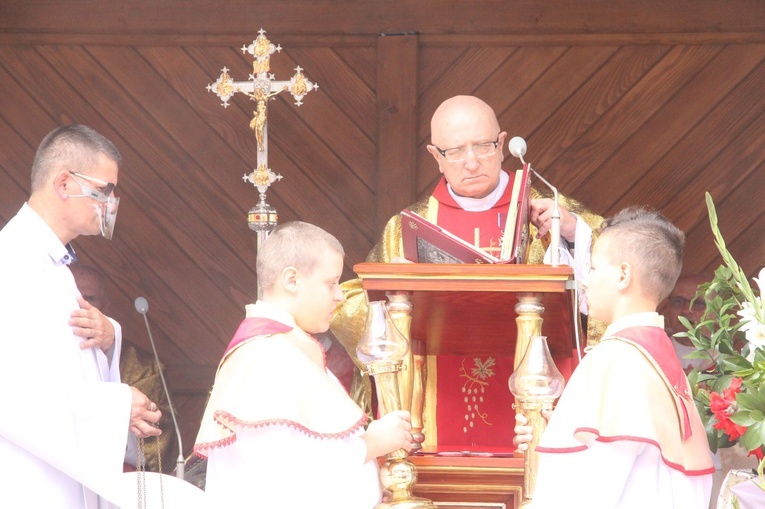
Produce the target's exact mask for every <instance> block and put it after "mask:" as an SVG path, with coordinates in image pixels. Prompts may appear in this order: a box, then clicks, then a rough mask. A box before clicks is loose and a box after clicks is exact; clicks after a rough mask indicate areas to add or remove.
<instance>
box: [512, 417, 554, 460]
mask: <svg viewBox="0 0 765 509" xmlns="http://www.w3.org/2000/svg"><path fill="white" fill-rule="evenodd" d="M542 417H544V418H545V419H546V420H548V421H549V420H550V417H552V411H550V410H542ZM528 424H529V420H528V419H527V418H526V416H525V415H523V414H515V428H514V429H513V431H514V432H515V436H514V437H513V445H515V447H516V448H517V449H518V450H519V451H526V450H527V449H528V448H529V442H531V440H532V438H534V428H532V427H531V426H529V425H528Z"/></svg>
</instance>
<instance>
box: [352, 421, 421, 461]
mask: <svg viewBox="0 0 765 509" xmlns="http://www.w3.org/2000/svg"><path fill="white" fill-rule="evenodd" d="M361 438H362V440H364V442H366V444H367V458H366V459H367V461H370V460H373V459H374V458H378V457H380V456H384V455H386V454H388V453H389V452H393V451H397V450H399V449H405V450H406V451H407V452H409V451H411V450H412V441H413V437H412V418H411V416H410V414H409V412H407V411H406V410H398V411H396V412H390V413H389V414H386V415H384V416H383V417H382V418H380V419H377V420H375V421H372V423H371V424H370V425H369V427H368V428H367V431H366V432H365V433H364V434H363V435H361Z"/></svg>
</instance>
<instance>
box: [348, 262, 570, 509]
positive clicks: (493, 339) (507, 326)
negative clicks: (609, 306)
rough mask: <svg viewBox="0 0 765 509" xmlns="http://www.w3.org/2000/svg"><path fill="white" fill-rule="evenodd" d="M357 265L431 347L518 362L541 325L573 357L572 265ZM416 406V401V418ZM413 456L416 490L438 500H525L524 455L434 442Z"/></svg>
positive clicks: (478, 504) (477, 503)
mask: <svg viewBox="0 0 765 509" xmlns="http://www.w3.org/2000/svg"><path fill="white" fill-rule="evenodd" d="M354 270H355V272H356V273H357V274H358V276H359V277H360V278H361V280H362V287H363V288H364V290H365V291H366V292H367V294H368V298H369V300H382V299H384V298H385V297H386V296H387V297H388V298H389V299H390V300H391V302H392V303H393V302H395V303H396V304H397V306H398V307H399V309H405V310H406V313H405V314H406V315H407V316H405V317H404V319H403V320H402V319H399V321H397V326H398V327H399V329H401V332H402V333H403V334H404V335H406V336H407V337H408V338H412V337H414V338H418V339H421V340H423V341H424V343H425V348H426V354H428V355H440V354H455V355H477V354H494V355H515V356H516V358H517V360H516V363H517V362H518V361H519V360H520V355H519V352H520V354H522V352H523V349H524V348H525V345H526V344H527V342H528V339H529V338H530V337H531V335H534V334H540V333H543V334H544V335H546V336H548V343H549V347H550V351H551V353H552V354H553V356H555V357H570V356H571V355H572V350H573V348H574V347H575V341H574V338H575V337H576V336H575V331H576V330H577V328H578V327H579V322H578V320H577V318H578V313H577V312H576V311H575V309H574V304H575V301H574V298H573V297H574V291H573V289H574V284H573V270H572V269H571V268H570V267H565V266H564V267H552V266H549V265H509V264H492V265H489V264H486V265H445V264H444V265H441V264H439V265H434V264H410V263H404V264H391V263H387V264H383V263H360V264H357V265H355V266H354ZM402 303H403V305H402ZM409 310H411V312H409ZM519 314H520V315H523V317H520V318H519ZM542 315H544V318H545V320H544V330H543V331H542V330H541V329H542ZM579 337H581V335H580V336H579ZM410 362H411V361H410ZM411 371H414V370H411ZM409 383H412V382H409ZM414 385H415V387H417V386H418V384H417V383H416V382H414ZM416 390H417V389H415V391H416ZM404 392H406V390H405V391H404ZM406 399H407V397H406V396H404V395H402V400H404V401H406ZM414 400H415V401H416V400H417V398H416V397H415V398H414ZM404 407H405V408H406V407H407V406H406V405H404ZM418 411H420V412H421V408H419V409H416V408H412V412H413V418H412V419H413V424H414V422H415V420H416V418H417V416H416V415H415V413H416V412H418ZM431 425H432V423H431ZM508 425H512V423H508ZM435 426H437V424H435ZM426 434H427V426H426ZM410 459H411V461H412V462H413V463H414V464H415V465H416V466H417V471H418V481H417V485H416V486H415V490H414V492H415V494H417V495H419V496H422V497H426V498H429V499H431V500H433V501H434V502H436V504H437V505H438V506H439V507H444V508H447V507H448V508H460V509H461V508H468V507H470V508H495V509H499V508H516V507H519V506H520V504H521V502H522V500H523V479H524V476H523V458H522V457H513V455H512V454H494V455H488V454H480V453H478V454H467V453H466V454H463V455H455V454H445V453H438V452H437V450H436V451H429V452H425V453H423V452H420V453H416V454H413V455H412V456H411V457H410Z"/></svg>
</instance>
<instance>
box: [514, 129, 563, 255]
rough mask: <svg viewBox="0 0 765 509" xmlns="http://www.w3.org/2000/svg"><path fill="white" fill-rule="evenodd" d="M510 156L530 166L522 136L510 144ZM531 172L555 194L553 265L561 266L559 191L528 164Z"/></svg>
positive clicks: (552, 225)
mask: <svg viewBox="0 0 765 509" xmlns="http://www.w3.org/2000/svg"><path fill="white" fill-rule="evenodd" d="M508 148H509V149H510V154H511V155H513V156H515V157H517V158H518V159H520V160H521V162H522V163H523V164H528V163H527V162H526V161H524V160H523V156H524V154H526V140H524V139H523V138H521V137H520V136H515V137H513V138H512V139H511V140H510V142H509V143H508ZM528 167H529V170H530V171H531V172H532V173H534V175H536V176H537V178H538V179H539V180H541V181H542V182H544V184H545V185H546V186H547V187H548V188H550V190H551V191H552V192H553V202H554V205H553V212H552V219H551V223H552V224H551V225H550V251H551V253H550V254H551V260H550V261H551V264H552V266H553V267H558V266H559V265H560V208H559V207H558V189H556V188H555V186H553V185H552V184H550V183H549V182H548V181H547V180H546V179H545V178H544V177H543V176H542V175H540V174H539V173H537V171H536V170H535V169H534V168H532V167H531V165H530V164H528Z"/></svg>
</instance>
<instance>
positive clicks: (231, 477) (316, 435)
mask: <svg viewBox="0 0 765 509" xmlns="http://www.w3.org/2000/svg"><path fill="white" fill-rule="evenodd" d="M343 256H344V253H343V248H342V246H341V245H340V243H339V242H338V241H337V239H336V238H335V237H333V236H332V235H330V234H329V233H327V232H325V231H324V230H322V229H321V228H318V227H316V226H313V225H311V224H308V223H302V222H290V223H285V224H284V225H281V226H279V227H277V228H276V229H275V230H274V231H273V233H271V235H270V236H269V237H268V239H267V240H266V241H265V242H264V243H263V245H262V246H261V249H260V252H259V253H258V258H257V275H258V285H259V293H260V295H259V297H260V299H259V300H258V301H257V303H256V304H254V305H248V306H247V318H245V319H244V321H243V322H242V324H241V325H240V326H239V329H238V330H237V332H236V334H235V335H234V338H233V339H232V340H231V343H230V344H229V346H228V348H227V350H226V352H225V353H224V355H223V360H221V362H220V365H219V367H218V373H217V375H216V377H215V384H214V386H213V390H212V393H211V395H210V400H209V402H208V404H207V408H206V410H205V413H204V417H203V420H202V425H201V427H200V430H199V434H198V436H197V440H196V445H195V446H194V451H195V452H196V453H197V454H199V455H201V456H203V457H207V458H208V464H207V478H206V491H207V493H208V495H209V496H210V497H211V498H212V501H213V502H214V503H213V505H212V506H213V507H257V508H260V507H263V508H272V507H274V508H275V507H279V508H296V509H297V508H300V509H303V508H305V507H333V508H347V509H364V508H372V507H374V506H375V504H377V503H378V502H379V501H380V500H381V488H380V484H379V480H378V479H379V474H378V467H377V462H376V458H377V457H378V456H382V455H384V454H387V453H389V452H392V451H395V450H397V449H400V448H404V449H407V450H409V449H411V443H412V434H411V424H410V419H409V413H408V412H392V413H390V414H388V415H386V416H384V417H383V418H381V419H379V420H376V421H373V422H372V423H371V424H369V427H368V428H367V429H366V431H365V430H364V425H365V424H366V416H365V414H364V412H363V411H362V410H361V408H359V407H358V406H357V405H356V404H355V403H354V402H353V400H352V399H351V398H350V396H348V393H347V392H345V389H343V387H342V385H341V384H340V383H339V382H338V380H337V378H335V376H334V375H333V374H332V373H331V372H330V371H328V370H327V367H326V360H325V356H324V351H323V350H322V347H321V344H320V343H319V342H318V341H317V340H316V339H314V338H313V337H312V336H311V335H310V334H315V333H322V332H325V331H326V330H327V329H328V328H329V322H330V320H331V319H332V315H333V314H334V312H335V309H336V308H337V307H338V305H339V304H340V303H342V301H343V294H342V292H341V291H340V286H339V280H340V277H341V275H342V272H343Z"/></svg>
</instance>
